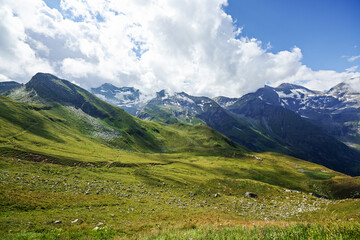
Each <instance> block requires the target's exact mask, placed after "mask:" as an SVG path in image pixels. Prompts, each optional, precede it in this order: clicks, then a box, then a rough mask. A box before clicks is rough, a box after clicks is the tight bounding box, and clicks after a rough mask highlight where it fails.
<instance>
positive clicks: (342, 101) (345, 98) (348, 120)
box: [258, 82, 360, 146]
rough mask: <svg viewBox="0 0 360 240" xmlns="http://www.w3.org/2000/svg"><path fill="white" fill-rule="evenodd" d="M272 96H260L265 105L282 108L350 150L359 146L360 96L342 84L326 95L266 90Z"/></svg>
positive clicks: (285, 87)
mask: <svg viewBox="0 0 360 240" xmlns="http://www.w3.org/2000/svg"><path fill="white" fill-rule="evenodd" d="M266 88H267V89H268V90H269V91H271V92H272V93H273V95H272V96H271V97H270V95H269V94H266V95H261V96H260V95H259V96H258V97H261V98H263V99H264V101H267V102H272V104H274V105H281V106H283V107H285V108H287V109H289V110H291V111H294V112H296V113H297V114H299V115H301V116H303V117H305V118H308V119H310V120H312V122H313V123H314V124H316V125H317V126H319V127H321V128H322V129H323V130H324V131H326V132H327V133H329V134H330V135H332V136H334V137H337V138H338V139H340V140H341V141H343V142H346V143H348V144H349V145H352V146H360V123H359V122H360V93H359V92H357V91H355V90H354V89H352V87H351V86H350V85H349V84H348V83H347V82H343V83H340V84H338V85H337V86H335V87H333V88H332V89H330V90H329V91H327V92H319V91H313V90H309V89H307V88H304V87H301V86H297V85H293V84H282V85H280V86H279V87H277V88H271V87H266Z"/></svg>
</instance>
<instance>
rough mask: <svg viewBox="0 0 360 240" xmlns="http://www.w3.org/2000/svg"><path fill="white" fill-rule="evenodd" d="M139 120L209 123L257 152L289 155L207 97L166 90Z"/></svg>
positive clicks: (142, 113) (155, 99)
mask: <svg viewBox="0 0 360 240" xmlns="http://www.w3.org/2000/svg"><path fill="white" fill-rule="evenodd" d="M138 117H139V118H141V119H145V120H150V121H155V122H160V123H167V124H173V123H187V124H192V125H196V124H206V125H207V126H209V127H212V128H213V129H215V130H217V131H219V132H220V133H222V134H224V135H225V136H227V137H229V138H230V139H232V140H233V141H235V142H237V143H239V144H240V145H242V146H245V147H247V148H249V149H251V150H253V151H279V152H286V149H284V148H283V146H281V145H280V144H278V143H277V142H276V141H274V140H273V139H270V138H268V137H267V136H264V135H263V134H262V133H261V132H259V131H258V130H256V129H254V128H253V127H252V125H251V123H248V122H246V121H244V120H242V119H241V118H239V117H237V116H235V115H234V114H232V113H231V112H229V111H227V110H225V109H223V108H222V107H221V106H219V105H218V104H217V103H216V102H215V101H213V100H211V99H210V98H207V97H194V96H191V95H189V94H186V93H184V92H181V93H174V94H169V93H167V92H166V91H164V90H163V91H160V92H158V93H157V96H156V98H154V99H152V100H150V101H149V102H148V103H147V104H146V105H145V106H144V108H143V109H142V110H141V111H140V113H139V114H138Z"/></svg>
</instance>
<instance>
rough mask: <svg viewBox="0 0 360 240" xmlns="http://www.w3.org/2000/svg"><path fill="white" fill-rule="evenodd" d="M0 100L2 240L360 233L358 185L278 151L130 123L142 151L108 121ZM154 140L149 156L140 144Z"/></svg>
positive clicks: (191, 129) (195, 129)
mask: <svg viewBox="0 0 360 240" xmlns="http://www.w3.org/2000/svg"><path fill="white" fill-rule="evenodd" d="M2 99H3V102H0V110H1V111H0V233H1V234H2V238H3V239H112V238H114V239H122V238H125V239H126V238H130V239H132V238H144V239H147V238H150V239H171V238H180V239H181V238H186V239H190V238H193V239H198V238H199V239H208V238H210V239H211V238H213V239H228V238H234V239H237V238H240V239H241V238H242V236H244V239H246V238H245V236H248V234H253V236H257V237H264V238H265V239H266V237H268V236H273V237H274V236H275V237H278V238H279V239H282V238H283V239H285V237H286V236H289V235H287V234H294V233H299V234H300V235H298V236H299V238H303V237H310V238H311V237H314V238H315V239H316V238H317V236H318V235H309V234H310V233H311V231H314V230H318V231H319V232H321V234H322V235H319V236H321V237H324V236H326V234H333V236H334V238H333V239H335V237H339V236H343V238H344V239H346V238H350V239H351V237H352V236H355V237H356V236H357V235H356V234H359V227H358V225H357V224H356V223H354V222H356V221H359V220H360V212H359V209H360V201H359V199H355V198H354V199H352V198H349V199H345V198H348V197H357V196H358V193H359V189H360V187H359V186H360V182H359V178H352V177H349V176H347V175H345V174H341V173H338V172H335V171H332V170H330V169H327V168H325V167H323V166H320V165H316V164H313V163H310V162H306V161H302V160H299V159H296V158H292V157H288V156H285V155H281V154H275V153H251V152H249V151H248V150H246V149H244V148H242V147H240V146H238V145H236V144H234V143H233V142H231V141H230V140H229V139H227V138H225V137H224V136H222V135H220V134H219V133H217V132H216V131H214V130H212V129H211V128H208V127H205V126H189V125H184V124H175V125H170V126H167V125H160V124H157V123H151V122H143V121H140V120H136V119H135V120H134V121H137V122H136V123H129V124H130V125H131V124H134V126H135V127H134V129H135V130H139V129H143V130H142V131H146V132H147V135H148V136H149V138H147V137H146V138H145V139H148V140H149V139H150V140H151V139H156V141H153V142H151V143H144V142H142V141H139V142H137V139H136V138H134V137H133V135H132V134H129V135H127V133H128V132H129V131H130V130H131V129H130V128H129V127H124V128H122V126H125V125H121V124H119V123H114V122H108V120H107V119H105V120H101V119H99V118H94V117H90V116H89V115H86V114H83V113H81V112H78V114H76V113H74V111H76V110H74V109H71V108H68V107H64V106H60V105H52V106H44V105H36V104H21V103H18V102H14V101H12V100H9V99H8V98H2ZM5 100H6V101H5ZM130 125H126V126H130ZM113 131H114V132H116V133H114V132H113ZM97 132H108V133H109V134H108V137H109V138H104V137H103V136H100V137H99V135H96V134H94V133H97ZM112 133H114V134H112ZM153 144H155V145H157V144H159V145H158V146H159V148H158V149H157V150H158V152H156V151H150V150H149V149H148V148H147V147H148V146H151V145H153ZM129 146H134V147H129ZM140 150H141V151H142V152H140ZM246 192H253V193H255V194H257V195H258V198H256V199H255V198H247V197H245V193H246ZM310 193H314V194H318V195H321V196H327V197H329V198H331V199H325V198H319V197H316V196H315V195H314V194H310ZM76 219H77V220H76ZM75 220H76V221H75ZM58 221H60V222H58ZM280 223H281V226H279V224H280ZM243 226H246V227H243ZM248 226H251V227H248ZM264 233H266V234H264ZM184 234H185V235H184ZM261 234H263V235H261ZM271 234H273V235H271ZM341 234H342V235H341ZM331 236H332V235H331ZM330 239H331V238H330Z"/></svg>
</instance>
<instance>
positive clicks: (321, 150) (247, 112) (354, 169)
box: [138, 84, 360, 175]
mask: <svg viewBox="0 0 360 240" xmlns="http://www.w3.org/2000/svg"><path fill="white" fill-rule="evenodd" d="M289 88H290V90H289ZM294 88H297V86H295V85H289V84H284V85H282V86H280V87H279V89H281V91H283V95H285V94H288V95H287V96H289V95H290V94H292V95H294V93H293V92H292V91H291V90H292V89H294ZM278 91H280V90H278ZM298 91H300V92H303V93H306V92H307V91H308V90H307V89H305V88H300V89H299V90H298ZM308 92H309V94H317V92H314V91H310V90H309V91H308ZM299 95H300V94H299ZM303 95H305V94H303ZM300 97H301V96H300ZM215 100H217V101H219V102H220V103H221V104H222V105H223V106H226V108H227V109H224V108H222V107H221V106H220V105H219V104H217V103H216V102H215V101H213V100H211V99H209V98H206V97H194V96H190V95H188V94H186V93H175V94H168V93H166V92H165V91H161V92H159V93H158V94H157V97H156V98H154V99H152V100H151V101H149V102H148V104H147V105H145V107H144V108H143V110H142V111H141V112H140V113H139V115H138V116H139V117H140V118H143V119H146V120H151V121H157V122H163V123H176V122H183V123H189V124H199V123H202V124H206V125H208V126H210V127H212V128H214V129H216V130H217V131H219V132H221V133H222V134H224V135H226V136H227V137H229V138H230V139H232V140H234V141H235V142H237V143H239V144H241V145H243V146H245V147H247V148H249V149H250V150H252V151H258V152H263V151H275V152H280V153H284V154H289V155H292V156H296V157H299V158H302V159H305V160H308V161H312V162H316V163H320V164H323V165H325V166H327V167H330V168H332V169H336V170H339V171H343V172H345V173H348V174H352V175H358V174H359V173H360V168H359V167H360V155H359V153H358V152H357V151H354V150H352V149H350V148H348V147H347V146H345V145H344V144H342V143H341V142H340V141H338V140H337V139H335V138H334V137H332V136H330V135H329V134H327V133H326V132H325V131H323V130H322V129H321V128H320V127H318V126H316V125H314V124H313V123H312V122H310V121H308V120H307V119H304V118H302V117H300V116H299V115H298V114H297V113H295V112H293V111H291V110H289V109H287V108H285V107H284V106H283V105H284V101H286V99H281V98H280V97H279V94H278V93H277V91H275V90H274V89H273V88H271V87H265V88H261V89H259V90H258V91H257V92H256V93H251V94H247V95H245V96H243V97H242V98H239V99H236V98H233V99H228V98H225V97H219V98H215ZM287 100H288V101H287V103H288V105H287V106H288V108H290V106H296V104H295V103H293V104H291V102H290V100H289V99H287Z"/></svg>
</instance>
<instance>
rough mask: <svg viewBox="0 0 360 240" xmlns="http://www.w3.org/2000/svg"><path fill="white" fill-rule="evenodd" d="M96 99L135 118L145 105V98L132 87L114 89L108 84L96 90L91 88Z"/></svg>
mask: <svg viewBox="0 0 360 240" xmlns="http://www.w3.org/2000/svg"><path fill="white" fill-rule="evenodd" d="M91 93H93V94H94V95H95V96H97V97H98V98H100V99H102V100H104V101H106V102H108V103H110V104H112V105H114V106H117V107H120V108H123V109H124V110H125V111H126V112H128V113H130V114H131V115H133V116H136V115H137V113H138V112H139V110H140V109H141V108H142V106H143V105H144V104H145V101H146V100H145V99H144V98H146V96H144V94H142V93H141V92H140V91H139V90H138V89H135V88H133V87H121V88H118V87H115V86H114V85H112V84H110V83H104V84H103V85H101V86H100V87H98V88H91Z"/></svg>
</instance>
